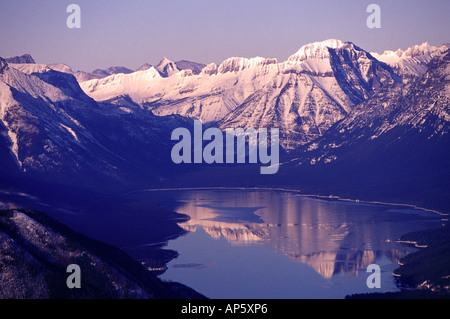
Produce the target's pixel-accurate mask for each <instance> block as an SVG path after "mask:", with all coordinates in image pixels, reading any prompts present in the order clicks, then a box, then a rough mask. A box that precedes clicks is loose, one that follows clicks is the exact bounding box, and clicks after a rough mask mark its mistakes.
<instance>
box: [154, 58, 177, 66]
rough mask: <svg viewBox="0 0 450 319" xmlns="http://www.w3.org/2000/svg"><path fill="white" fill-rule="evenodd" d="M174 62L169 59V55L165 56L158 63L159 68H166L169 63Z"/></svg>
mask: <svg viewBox="0 0 450 319" xmlns="http://www.w3.org/2000/svg"><path fill="white" fill-rule="evenodd" d="M170 63H174V62H173V61H172V60H169V59H168V58H167V57H163V58H162V59H161V61H159V63H158V64H157V65H156V67H157V68H164V67H165V66H166V65H167V64H170Z"/></svg>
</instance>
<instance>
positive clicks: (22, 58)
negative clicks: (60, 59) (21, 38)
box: [5, 53, 36, 64]
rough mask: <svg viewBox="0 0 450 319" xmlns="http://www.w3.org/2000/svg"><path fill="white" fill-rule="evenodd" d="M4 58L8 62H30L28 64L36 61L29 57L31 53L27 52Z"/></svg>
mask: <svg viewBox="0 0 450 319" xmlns="http://www.w3.org/2000/svg"><path fill="white" fill-rule="evenodd" d="M5 60H6V62H8V63H30V64H35V63H36V62H35V61H34V59H33V58H32V57H31V55H30V54H28V53H27V54H23V55H19V56H13V57H8V58H5Z"/></svg>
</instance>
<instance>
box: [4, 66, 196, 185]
mask: <svg viewBox="0 0 450 319" xmlns="http://www.w3.org/2000/svg"><path fill="white" fill-rule="evenodd" d="M16 67H17V68H18V69H17V68H16ZM19 69H21V70H23V71H26V72H22V71H21V70H19ZM154 72H156V71H154ZM156 73H157V72H156ZM158 76H159V75H158ZM181 125H183V126H187V124H186V120H184V119H181V118H177V117H170V118H163V117H157V116H155V115H153V114H152V113H151V112H148V111H143V110H141V109H140V108H139V107H135V108H133V107H132V105H131V104H130V105H128V106H127V107H121V106H117V105H114V104H111V103H102V104H98V103H97V102H95V101H94V100H93V99H91V98H90V97H88V96H87V95H86V94H85V93H84V92H83V91H82V90H81V88H80V87H79V85H78V82H77V81H76V79H75V77H74V76H72V75H71V74H67V73H61V72H58V71H55V70H52V69H49V68H47V67H46V66H44V65H31V64H30V66H28V67H25V66H24V65H22V64H21V65H20V66H18V65H14V67H10V66H9V65H8V64H7V63H6V61H4V60H3V59H0V155H1V158H0V161H1V162H2V163H6V162H8V163H10V161H11V159H12V160H13V161H14V162H15V163H16V166H17V169H18V171H20V172H22V173H27V174H33V176H39V178H40V179H43V180H47V179H50V180H52V181H57V182H61V181H62V182H68V183H70V184H74V183H75V181H78V182H79V183H84V182H86V181H89V183H101V181H102V180H105V179H108V181H114V182H123V180H125V179H134V180H135V181H137V180H139V179H140V180H141V181H147V182H148V181H150V180H151V179H152V178H158V174H159V173H161V171H162V167H163V166H164V165H165V166H167V165H168V164H167V163H168V160H169V159H170V147H171V145H170V133H171V131H172V130H173V128H175V127H179V126H181ZM156 147H158V149H159V150H160V151H161V152H163V154H162V155H161V156H158V157H156V158H155V156H154V150H155V149H156ZM8 150H9V155H8V154H7V153H8ZM158 165H159V166H158ZM154 166H158V167H159V169H160V171H159V173H158V171H157V170H156V169H154ZM6 173H11V172H3V171H0V175H2V174H6Z"/></svg>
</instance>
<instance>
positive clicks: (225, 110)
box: [81, 39, 396, 149]
mask: <svg viewBox="0 0 450 319" xmlns="http://www.w3.org/2000/svg"><path fill="white" fill-rule="evenodd" d="M349 61H350V62H349ZM155 69H156V70H155ZM155 71H158V72H159V73H160V74H162V76H158V74H157V72H155ZM143 72H144V73H143ZM395 80H396V76H395V74H393V71H392V70H391V69H390V68H389V67H388V66H387V65H386V64H384V63H381V62H379V61H377V60H376V59H374V58H373V57H372V56H370V54H369V53H367V52H365V51H364V50H362V49H360V48H358V47H356V46H355V45H353V44H352V43H350V42H346V43H344V42H342V41H339V40H334V39H332V40H327V41H323V42H316V43H312V44H308V45H305V46H303V47H301V48H300V49H299V50H298V51H297V52H296V53H295V54H293V55H292V56H291V57H289V59H288V60H287V61H285V62H282V63H278V61H277V60H276V59H266V58H262V57H255V58H251V59H247V58H239V57H233V58H229V59H227V60H225V61H223V62H222V63H221V64H220V65H219V66H217V65H215V64H210V65H207V66H206V67H205V68H204V69H203V70H202V72H200V74H198V75H195V74H193V72H187V71H186V70H184V71H177V68H176V65H175V64H174V63H173V62H171V61H170V60H168V59H163V60H162V61H161V62H160V63H159V65H158V66H157V67H156V68H153V69H152V68H151V69H148V70H146V71H139V72H134V73H133V74H128V75H117V76H110V77H107V78H104V79H101V80H91V81H87V82H83V83H81V87H82V88H83V90H84V91H85V92H86V93H87V94H88V95H89V96H91V97H92V98H94V99H95V100H97V101H106V100H111V99H114V98H117V97H119V96H129V97H130V98H131V99H132V100H133V101H134V102H136V103H138V104H140V105H141V106H142V107H144V108H148V109H150V110H152V111H153V113H154V114H156V115H170V114H179V115H182V116H185V117H189V118H197V119H200V120H202V121H203V122H219V121H220V127H221V128H226V127H254V128H260V127H279V128H281V136H282V137H283V141H282V145H283V147H285V148H287V149H291V148H295V147H296V146H298V145H301V144H304V143H306V142H308V141H310V140H311V139H313V138H315V137H317V136H320V135H321V134H322V133H323V131H325V130H326V129H328V128H329V127H330V126H331V125H332V124H333V123H335V122H336V121H338V120H340V119H342V118H343V117H344V116H345V115H346V114H347V113H348V112H349V111H350V110H351V109H352V107H353V106H354V105H356V104H357V103H359V102H361V101H362V100H364V99H367V98H368V97H369V96H370V95H372V94H373V93H374V90H376V89H377V87H379V86H382V85H383V83H384V82H386V83H387V82H395Z"/></svg>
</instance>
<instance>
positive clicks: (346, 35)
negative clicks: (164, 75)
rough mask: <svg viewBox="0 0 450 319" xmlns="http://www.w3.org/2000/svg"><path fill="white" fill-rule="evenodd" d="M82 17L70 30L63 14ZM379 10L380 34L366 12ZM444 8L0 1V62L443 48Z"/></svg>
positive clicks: (448, 33)
mask: <svg viewBox="0 0 450 319" xmlns="http://www.w3.org/2000/svg"><path fill="white" fill-rule="evenodd" d="M71 3H75V4H77V5H79V6H80V8H81V28H79V29H69V28H68V27H67V25H66V20H67V18H68V16H69V15H70V13H67V12H66V9H67V6H68V5H69V4H71ZM371 3H375V4H378V5H379V6H380V9H381V28H379V29H376V28H373V29H370V28H368V27H367V25H366V20H367V18H368V17H369V15H370V14H371V13H367V12H366V9H367V6H368V5H369V4H371ZM449 12H450V0H428V1H427V0H389V1H388V0H369V1H367V0H239V1H237V0H226V1H225V0H127V1H124V0H70V1H65V0H19V1H12V0H0V56H2V57H8V56H15V55H21V54H24V53H30V54H31V55H32V56H33V58H34V59H35V60H36V62H37V63H45V64H49V63H66V64H68V65H70V66H71V67H72V69H73V70H84V71H92V70H94V69H97V68H107V67H110V66H126V67H128V68H131V69H137V68H138V67H139V66H141V65H142V64H144V63H150V64H153V65H155V64H157V63H158V62H159V61H160V60H161V59H162V58H163V57H164V56H165V57H167V58H169V59H170V60H173V61H178V60H190V61H195V62H201V63H205V64H208V63H211V62H214V63H216V64H219V63H220V62H222V61H223V60H225V59H227V58H229V57H235V56H238V57H246V58H251V57H256V56H262V57H265V58H277V59H278V60H279V61H284V60H286V59H287V58H288V57H289V56H290V55H292V54H294V53H295V52H296V51H297V50H298V49H299V48H300V47H301V46H302V45H304V44H308V43H311V42H316V41H323V40H327V39H330V38H335V39H340V40H342V41H351V42H353V43H355V44H356V45H358V46H359V47H361V48H363V49H365V50H367V51H370V52H379V53H382V52H383V51H384V50H396V49H399V48H401V49H406V48H408V47H410V46H412V45H415V44H421V43H423V42H426V41H428V42H429V43H430V44H432V45H441V44H443V43H447V42H450V19H449V18H448V15H449Z"/></svg>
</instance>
